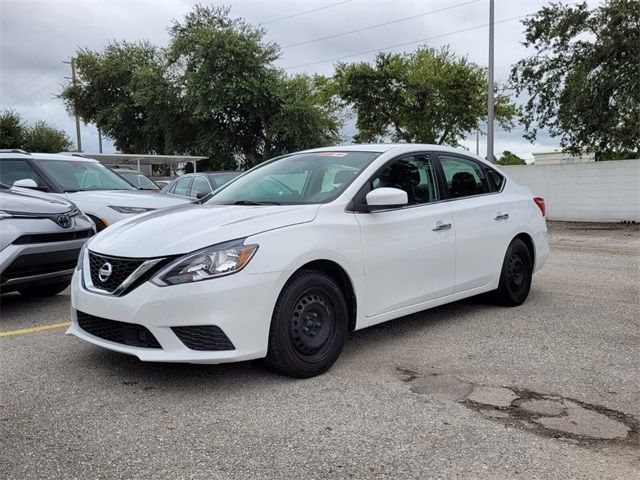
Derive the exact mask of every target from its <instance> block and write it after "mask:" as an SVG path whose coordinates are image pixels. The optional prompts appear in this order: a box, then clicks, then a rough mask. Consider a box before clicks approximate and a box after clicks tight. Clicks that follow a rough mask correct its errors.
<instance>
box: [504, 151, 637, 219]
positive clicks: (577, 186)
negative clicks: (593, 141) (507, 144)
mask: <svg viewBox="0 0 640 480" xmlns="http://www.w3.org/2000/svg"><path fill="white" fill-rule="evenodd" d="M502 169H503V170H504V171H505V173H506V174H507V175H509V176H510V177H511V178H513V179H514V180H515V181H516V182H518V183H520V184H522V185H526V186H528V187H529V188H531V189H532V190H533V191H534V192H535V193H536V195H539V196H541V197H543V198H544V200H545V203H546V205H547V218H548V219H549V220H566V221H587V222H621V221H636V222H640V160H621V161H613V162H594V163H573V164H560V165H523V166H520V165H517V166H504V167H502Z"/></svg>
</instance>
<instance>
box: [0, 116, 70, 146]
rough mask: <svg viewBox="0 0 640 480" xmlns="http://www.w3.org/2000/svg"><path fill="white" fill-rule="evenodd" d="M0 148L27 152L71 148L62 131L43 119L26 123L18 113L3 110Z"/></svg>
mask: <svg viewBox="0 0 640 480" xmlns="http://www.w3.org/2000/svg"><path fill="white" fill-rule="evenodd" d="M0 148H21V149H23V150H26V151H27V152H39V153H58V152H66V151H69V150H71V149H72V148H73V143H72V142H71V140H70V139H69V137H68V136H67V134H66V133H65V132H64V130H59V129H57V128H55V127H53V126H52V125H49V124H47V123H46V122H43V121H37V122H36V123H35V124H34V125H33V126H29V125H26V124H25V123H24V122H23V121H22V118H21V117H20V115H19V114H17V113H16V112H13V111H10V110H8V111H5V112H3V113H2V114H0Z"/></svg>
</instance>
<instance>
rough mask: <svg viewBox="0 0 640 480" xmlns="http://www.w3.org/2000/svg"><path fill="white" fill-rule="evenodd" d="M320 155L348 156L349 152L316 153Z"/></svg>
mask: <svg viewBox="0 0 640 480" xmlns="http://www.w3.org/2000/svg"><path fill="white" fill-rule="evenodd" d="M316 155H317V156H318V157H346V156H347V155H348V153H347V152H320V153H317V154H316Z"/></svg>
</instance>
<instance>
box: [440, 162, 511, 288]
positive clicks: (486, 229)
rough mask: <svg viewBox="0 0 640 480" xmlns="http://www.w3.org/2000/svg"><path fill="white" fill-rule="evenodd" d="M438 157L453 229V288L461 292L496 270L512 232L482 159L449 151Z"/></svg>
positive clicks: (488, 279)
mask: <svg viewBox="0 0 640 480" xmlns="http://www.w3.org/2000/svg"><path fill="white" fill-rule="evenodd" d="M438 158H439V160H440V165H441V168H442V174H443V177H444V181H445V188H446V190H447V194H448V197H449V205H450V206H451V209H452V211H453V224H454V227H455V231H456V254H455V257H456V260H455V263H456V268H455V291H456V293H457V292H464V291H466V290H470V289H473V288H478V287H482V286H485V285H487V284H488V283H489V282H491V280H492V279H493V278H494V277H495V275H496V274H498V273H499V271H500V267H501V265H502V260H503V256H504V254H505V250H506V245H507V244H508V242H509V238H508V237H509V234H510V232H511V227H510V224H511V222H510V220H509V213H510V212H509V206H508V204H507V203H506V202H505V201H504V196H503V194H502V193H501V192H500V191H499V190H497V188H498V187H497V185H496V182H495V180H493V179H491V178H489V176H488V174H487V167H485V165H484V164H483V163H482V162H479V161H477V160H475V159H473V158H469V157H465V156H463V155H457V154H449V153H439V154H438ZM496 173H497V172H496ZM498 175H499V174H498Z"/></svg>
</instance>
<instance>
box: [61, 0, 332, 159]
mask: <svg viewBox="0 0 640 480" xmlns="http://www.w3.org/2000/svg"><path fill="white" fill-rule="evenodd" d="M169 33H170V36H171V40H170V42H169V45H168V47H167V48H159V47H156V46H154V45H151V44H149V43H147V42H140V43H127V42H115V43H112V44H111V45H109V46H108V47H107V48H106V49H105V50H104V51H101V52H97V51H89V50H82V51H80V52H79V53H78V56H77V61H76V67H77V72H78V76H79V82H78V84H77V85H76V86H74V85H72V84H69V85H67V86H66V88H65V89H64V91H63V92H62V98H63V99H64V100H65V103H66V105H67V108H68V109H69V110H70V111H71V112H75V111H77V112H78V113H79V115H80V116H81V117H82V118H83V119H84V120H85V121H86V122H93V123H96V124H97V125H98V126H99V127H101V128H102V131H103V132H104V133H105V134H106V135H108V136H109V137H110V138H112V139H113V140H114V141H115V143H116V146H117V147H118V148H119V149H120V150H122V151H123V152H136V153H141V152H142V153H146V152H150V153H164V154H193V155H205V156H207V157H209V159H210V160H209V162H208V164H203V163H202V162H201V163H200V164H199V166H201V167H202V168H224V169H235V168H238V167H240V168H248V167H251V166H253V165H255V164H257V163H259V162H261V161H263V160H266V159H267V158H270V157H272V156H274V155H278V154H282V153H286V152H290V151H293V150H298V149H301V148H307V147H317V146H324V145H329V144H334V143H337V142H338V141H339V140H340V137H339V135H338V131H339V128H340V126H341V118H340V114H339V113H340V112H339V109H338V106H337V105H335V104H334V103H333V102H331V101H330V100H329V99H327V98H326V97H325V96H323V95H322V94H321V91H322V88H321V86H320V83H321V82H320V81H319V80H318V79H316V78H312V77H308V76H304V75H301V76H287V75H286V74H284V73H283V72H282V71H281V70H278V69H277V68H275V67H274V66H273V61H274V60H276V59H277V58H278V55H279V47H278V46H277V45H275V44H272V43H265V42H264V41H263V36H264V31H263V30H262V29H260V28H256V27H254V26H252V25H250V24H248V23H246V22H245V21H244V20H242V19H232V18H230V17H229V9H228V8H220V7H208V6H196V7H194V9H193V10H192V11H190V12H189V13H187V15H186V16H185V17H184V18H183V19H182V20H180V21H175V22H174V23H173V25H172V26H171V28H170V30H169Z"/></svg>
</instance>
